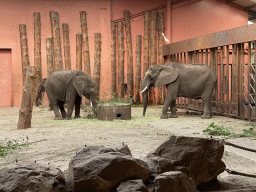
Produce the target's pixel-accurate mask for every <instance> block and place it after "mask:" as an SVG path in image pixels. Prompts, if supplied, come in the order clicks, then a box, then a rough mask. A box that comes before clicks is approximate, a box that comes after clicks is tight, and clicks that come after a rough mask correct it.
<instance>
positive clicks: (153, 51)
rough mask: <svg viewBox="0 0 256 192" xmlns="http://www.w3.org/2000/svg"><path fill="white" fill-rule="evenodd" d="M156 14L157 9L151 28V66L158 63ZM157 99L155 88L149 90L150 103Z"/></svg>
mask: <svg viewBox="0 0 256 192" xmlns="http://www.w3.org/2000/svg"><path fill="white" fill-rule="evenodd" d="M156 16H157V11H156V10H152V12H151V22H150V23H151V30H150V66H152V65H156ZM154 101H155V90H154V88H153V89H152V91H149V104H152V103H154Z"/></svg>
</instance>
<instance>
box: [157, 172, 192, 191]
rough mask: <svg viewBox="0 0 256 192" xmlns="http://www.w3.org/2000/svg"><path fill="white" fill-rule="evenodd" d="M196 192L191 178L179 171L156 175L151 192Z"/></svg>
mask: <svg viewBox="0 0 256 192" xmlns="http://www.w3.org/2000/svg"><path fill="white" fill-rule="evenodd" d="M170 191H171V192H197V189H196V186H195V183H194V182H193V180H192V179H191V178H189V177H188V176H187V175H185V174H184V173H182V172H180V171H170V172H165V173H162V174H160V175H158V176H157V177H156V178H155V180H154V187H153V192H170Z"/></svg>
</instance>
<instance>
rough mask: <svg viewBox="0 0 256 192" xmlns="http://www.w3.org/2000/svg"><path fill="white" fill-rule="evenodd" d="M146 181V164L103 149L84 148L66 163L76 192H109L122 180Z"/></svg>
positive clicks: (69, 177) (97, 147)
mask: <svg viewBox="0 0 256 192" xmlns="http://www.w3.org/2000/svg"><path fill="white" fill-rule="evenodd" d="M148 178H149V168H148V165H147V163H145V162H143V161H142V160H139V159H135V158H133V157H131V156H130V155H125V154H124V153H120V152H116V151H115V150H113V149H111V148H105V147H103V146H91V147H86V148H84V149H83V150H82V151H80V152H79V153H77V154H76V155H75V156H74V157H73V158H72V159H71V161H70V163H69V176H68V181H69V183H70V184H71V188H73V189H74V191H75V192H77V191H81V192H82V191H86V192H90V191H92V192H104V191H108V192H109V191H113V190H115V188H116V187H117V186H118V185H119V184H120V183H121V182H122V181H126V180H130V179H142V180H143V182H145V181H146V180H147V179H148Z"/></svg>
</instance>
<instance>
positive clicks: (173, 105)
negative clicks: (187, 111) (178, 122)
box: [170, 99, 178, 118]
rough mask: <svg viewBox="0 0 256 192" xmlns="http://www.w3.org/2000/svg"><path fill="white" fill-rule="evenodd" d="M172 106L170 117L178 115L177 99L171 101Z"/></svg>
mask: <svg viewBox="0 0 256 192" xmlns="http://www.w3.org/2000/svg"><path fill="white" fill-rule="evenodd" d="M170 108H171V115H170V117H171V118H177V117H178V115H177V114H176V111H177V110H176V99H175V100H174V101H172V102H171V105H170Z"/></svg>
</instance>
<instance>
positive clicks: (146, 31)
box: [143, 11, 149, 78]
mask: <svg viewBox="0 0 256 192" xmlns="http://www.w3.org/2000/svg"><path fill="white" fill-rule="evenodd" d="M143 62H144V67H143V78H144V77H145V73H146V72H147V70H148V67H149V11H146V12H145V13H144V61H143Z"/></svg>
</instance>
